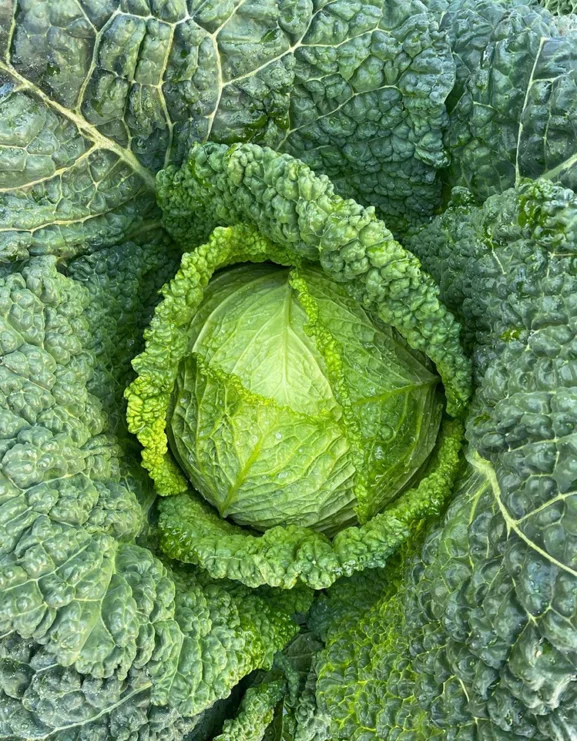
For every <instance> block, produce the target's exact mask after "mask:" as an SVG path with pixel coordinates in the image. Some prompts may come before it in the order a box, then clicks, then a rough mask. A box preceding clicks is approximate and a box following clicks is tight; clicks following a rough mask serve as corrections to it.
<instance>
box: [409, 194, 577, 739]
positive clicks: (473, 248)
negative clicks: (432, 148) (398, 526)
mask: <svg viewBox="0 0 577 741" xmlns="http://www.w3.org/2000/svg"><path fill="white" fill-rule="evenodd" d="M456 196H457V197H456V201H455V204H454V205H453V206H452V207H451V208H450V209H449V211H448V212H447V213H446V214H445V215H444V216H442V217H440V218H439V219H438V220H436V221H435V222H433V224H432V225H431V226H430V227H428V228H427V229H425V230H424V231H422V232H421V233H420V234H419V235H417V236H416V237H415V239H414V240H413V241H412V243H411V244H412V246H413V248H414V249H415V250H418V251H419V252H420V254H421V257H422V259H423V261H424V263H425V264H426V265H427V266H428V267H429V268H430V269H431V270H433V272H435V273H436V274H437V277H438V278H439V280H440V283H441V290H442V294H443V296H444V297H445V299H446V301H447V302H448V304H449V305H453V306H454V307H455V309H456V310H457V305H458V306H459V307H460V309H459V312H460V314H461V316H462V317H463V319H464V321H466V322H467V326H468V329H469V336H470V338H471V342H472V344H473V346H474V348H475V364H476V371H477V375H478V378H479V381H480V387H479V390H478V392H477V395H476V398H475V401H474V404H473V408H472V411H471V415H470V418H469V421H468V424H467V437H468V439H469V443H470V449H471V452H470V460H471V463H470V468H471V469H472V470H473V471H474V472H476V473H474V476H475V477H476V478H477V483H476V484H475V485H473V486H470V487H465V488H464V491H463V493H462V494H460V495H459V496H458V497H457V498H456V499H455V501H454V503H453V505H452V506H451V509H450V510H449V513H448V514H447V517H446V520H445V523H444V524H443V526H442V527H440V528H438V529H436V530H434V531H433V532H432V534H431V535H430V537H429V539H428V541H427V544H426V546H425V548H424V550H423V554H422V560H423V564H421V565H417V566H415V568H414V569H413V570H412V575H411V576H410V579H409V581H410V582H411V583H412V584H413V585H414V587H413V588H411V589H410V590H409V597H408V600H407V602H406V604H405V614H406V616H407V618H406V621H405V623H406V624H405V626H404V630H405V631H406V632H407V634H408V635H409V634H410V635H411V637H412V640H413V644H412V648H411V661H412V663H413V667H414V670H415V672H416V674H417V677H418V680H417V683H416V687H415V696H416V697H418V698H420V701H421V703H422V704H423V705H424V706H425V707H426V708H427V709H428V710H429V717H430V719H431V720H432V721H433V722H434V724H435V725H436V726H438V727H440V728H443V729H454V728H456V727H467V726H468V727H469V728H470V731H469V736H468V737H470V738H479V739H484V738H489V739H492V738H499V739H501V738H503V739H505V738H506V739H509V738H511V739H513V738H527V737H530V738H534V739H555V740H557V739H569V738H572V737H573V736H574V735H575V733H577V716H576V715H575V708H576V704H575V692H576V689H577V685H576V683H575V649H576V645H577V617H576V616H577V609H576V603H575V595H576V594H577V589H576V586H577V581H576V580H577V572H576V571H575V555H574V554H575V534H574V530H575V528H574V524H573V521H574V514H573V513H574V508H575V496H576V495H575V473H574V468H575V456H574V453H573V445H574V438H575V430H576V426H575V383H576V381H575V378H576V376H575V358H574V352H573V347H574V325H575V322H574V314H575V275H576V267H575V255H576V254H577V253H576V250H577V198H576V196H575V194H574V193H573V192H572V191H570V190H564V189H563V188H561V187H559V186H554V185H552V184H551V183H548V182H546V181H537V182H536V183H528V184H524V185H522V186H521V187H520V188H519V189H518V190H511V191H508V192H506V193H505V194H503V195H502V196H495V197H492V198H490V199H489V200H488V201H487V202H486V204H485V205H484V206H483V208H482V209H478V208H476V207H475V206H474V205H473V204H472V202H471V199H470V198H469V199H467V198H466V197H464V195H463V194H462V193H457V194H456Z"/></svg>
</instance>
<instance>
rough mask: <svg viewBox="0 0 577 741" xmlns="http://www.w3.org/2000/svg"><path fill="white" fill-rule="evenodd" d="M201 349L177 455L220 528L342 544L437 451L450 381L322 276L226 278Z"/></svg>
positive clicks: (173, 417)
mask: <svg viewBox="0 0 577 741" xmlns="http://www.w3.org/2000/svg"><path fill="white" fill-rule="evenodd" d="M188 346H189V349H188V353H187V355H186V356H185V357H184V358H183V359H182V361H181V363H180V367H179V369H178V375H177V378H176V383H175V385H174V391H173V395H172V400H171V401H172V403H171V406H170V409H169V413H168V420H167V421H168V425H167V430H168V436H169V441H170V447H171V450H172V453H173V455H174V456H175V458H176V459H177V460H178V461H179V463H180V466H181V468H182V469H183V471H184V472H185V473H186V475H187V476H188V478H189V480H190V481H191V482H192V484H193V485H194V486H195V488H196V489H197V490H198V491H199V492H200V493H201V494H202V495H203V496H204V498H205V499H206V500H208V502H210V504H212V505H213V506H214V507H215V508H216V509H217V510H218V513H219V514H220V516H221V517H230V518H231V519H232V520H234V521H235V522H236V523H238V524H240V525H249V526H251V527H253V528H255V529H258V530H265V529H267V528H270V527H272V526H275V525H288V524H295V525H304V526H307V527H311V528H314V529H315V530H319V531H322V532H327V533H330V534H332V533H334V532H336V531H338V530H339V529H340V528H341V527H342V526H344V525H348V524H350V523H353V522H359V521H365V520H366V519H367V518H368V517H371V516H372V515H373V514H375V513H376V512H378V511H379V510H380V509H382V507H383V506H385V505H386V504H387V503H388V502H390V501H391V500H392V499H394V498H395V497H396V496H397V494H398V493H399V492H400V491H402V490H403V488H404V487H406V486H407V484H408V483H409V482H410V481H411V480H412V479H413V477H414V476H415V475H416V474H417V473H418V471H419V469H420V468H421V466H422V465H423V463H424V462H425V461H426V459H427V458H428V456H429V454H430V453H431V450H432V448H433V446H434V444H435V441H436V438H437V434H438V430H439V424H440V419H441V412H442V403H441V399H440V395H439V393H438V391H437V382H438V376H437V375H436V374H435V373H433V372H432V371H431V369H430V364H429V363H428V362H427V361H426V359H425V357H424V356H422V355H421V354H420V353H418V352H416V351H413V350H411V349H410V348H408V346H407V345H406V343H405V342H404V340H403V339H402V338H401V337H400V335H399V334H398V333H397V332H395V330H394V329H392V328H391V327H389V326H386V325H385V324H384V323H383V322H381V321H380V320H379V319H378V317H376V316H373V315H371V313H369V312H367V311H365V310H364V309H363V308H362V307H361V306H359V305H358V303H356V302H355V301H354V300H353V299H352V298H351V297H350V296H349V295H348V294H347V292H346V291H345V289H344V288H343V287H342V286H341V285H340V284H338V283H335V282H334V281H331V280H330V279H329V278H327V277H326V276H325V275H324V274H323V273H322V271H321V269H320V268H319V267H318V266H306V267H302V268H292V269H289V268H283V267H280V266H275V265H271V264H267V263H264V264H260V265H254V264H249V265H241V266H238V267H234V268H230V269H227V270H224V271H221V272H220V273H219V274H217V275H216V276H215V277H214V278H213V279H212V280H211V281H210V283H209V284H208V287H207V288H206V289H205V293H204V298H203V301H202V304H201V305H200V307H199V309H198V311H197V313H196V315H195V316H194V319H193V321H192V323H191V325H190V328H189V331H188ZM357 492H358V496H357Z"/></svg>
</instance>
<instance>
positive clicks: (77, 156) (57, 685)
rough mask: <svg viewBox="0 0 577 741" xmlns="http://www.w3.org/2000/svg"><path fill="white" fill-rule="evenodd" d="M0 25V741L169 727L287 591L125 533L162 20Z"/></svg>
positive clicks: (154, 215) (241, 657)
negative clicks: (129, 424) (210, 573)
mask: <svg viewBox="0 0 577 741" xmlns="http://www.w3.org/2000/svg"><path fill="white" fill-rule="evenodd" d="M170 12H172V11H170V8H169V7H168V6H166V7H164V9H161V12H160V16H163V15H166V14H169V15H170ZM147 13H148V11H147ZM0 19H1V22H0V30H1V35H0V47H1V52H2V60H1V61H0V77H1V84H0V108H1V114H0V120H1V124H0V128H1V134H0V255H1V260H2V264H1V267H0V356H1V362H0V634H1V636H2V638H0V645H1V647H0V736H2V737H3V738H9V739H33V738H43V739H58V740H59V741H64V740H66V741H70V740H72V739H89V738H90V739H109V738H116V739H131V740H132V739H142V740H144V739H150V740H152V739H157V738H158V739H160V738H163V739H170V738H174V739H177V738H181V737H183V736H184V735H185V734H186V733H187V732H188V731H190V730H191V729H192V728H193V727H195V726H196V725H197V724H198V722H199V719H201V718H203V719H205V718H206V713H207V712H210V710H209V708H211V706H214V704H215V703H216V702H217V701H218V699H219V698H225V697H227V695H228V694H229V693H230V691H231V689H232V688H233V687H234V686H235V685H236V684H237V683H238V682H239V680H240V679H241V678H242V677H243V676H245V675H247V674H248V673H250V672H251V671H252V670H253V669H255V668H257V667H268V666H270V664H271V662H272V659H273V656H274V654H275V652H276V651H277V650H279V649H281V648H282V647H283V646H284V645H285V644H286V643H287V642H288V641H289V640H290V638H291V637H292V636H293V635H294V634H295V632H296V631H297V629H298V628H297V626H296V625H295V624H294V622H293V620H292V617H291V616H292V614H293V612H294V611H300V610H306V608H307V600H308V597H307V595H306V593H305V592H303V591H298V590H297V591H296V592H292V593H291V596H290V598H289V597H286V596H285V597H286V598H284V599H280V600H279V599H277V598H276V597H275V596H274V594H273V593H272V592H271V591H270V590H269V591H262V590H261V591H256V592H249V590H247V589H245V588H242V587H239V585H237V584H231V583H228V582H225V581H219V582H217V581H214V580H212V579H210V578H208V577H207V576H206V575H203V574H201V573H199V572H197V571H195V570H193V569H191V568H182V567H179V566H171V565H170V564H168V563H166V562H165V561H162V560H160V559H159V558H157V557H156V556H155V555H154V553H153V550H154V538H151V537H149V535H148V533H147V530H146V516H147V512H148V509H149V507H150V504H151V502H152V501H153V499H154V492H153V490H152V488H151V486H150V484H149V482H148V480H147V478H146V476H145V475H144V474H143V472H142V470H141V468H140V464H139V461H138V457H137V450H136V444H135V442H134V441H133V440H132V439H131V438H130V436H129V435H128V433H127V431H126V424H125V421H124V416H125V410H124V407H123V392H124V389H125V387H126V385H127V383H128V382H129V380H130V379H131V377H132V371H131V367H130V360H131V359H132V358H133V357H134V355H135V354H137V353H138V352H139V351H140V350H141V337H142V332H143V329H144V327H146V325H147V324H148V323H149V321H150V317H151V315H152V311H153V308H154V305H155V303H156V302H157V300H158V290H159V288H160V287H161V286H162V285H163V284H164V283H165V282H166V281H167V280H168V278H169V277H170V276H171V275H173V274H174V272H175V271H176V268H177V264H178V259H179V252H178V250H177V249H176V248H175V247H174V245H173V244H172V242H171V240H170V239H169V238H168V236H167V235H166V234H165V233H164V231H163V230H162V228H161V227H160V224H159V212H158V209H157V207H156V205H155V196H154V191H153V187H154V168H155V167H156V166H158V165H162V164H164V162H165V157H166V158H168V157H170V152H172V151H173V150H172V148H171V146H170V145H169V142H168V140H167V139H163V138H162V137H157V134H156V129H155V125H154V123H153V122H154V110H155V108H154V106H152V107H151V105H150V101H151V100H152V98H153V97H154V96H153V93H154V90H156V87H155V85H156V82H157V81H158V79H159V78H158V75H159V74H160V75H162V72H161V70H162V69H163V68H164V67H163V65H164V60H165V58H164V55H163V54H160V56H159V49H162V48H164V47H162V42H161V40H159V39H161V37H162V34H163V33H166V31H167V30H170V29H171V28H172V26H170V22H172V21H170V19H167V22H166V23H165V22H164V21H163V20H162V18H161V17H159V18H156V19H147V20H146V21H143V20H142V19H141V18H140V16H138V14H133V13H131V12H129V11H126V12H125V10H124V9H121V8H120V7H112V6H109V5H105V4H104V3H102V4H100V3H92V4H90V5H85V6H82V5H80V4H76V3H64V4H63V3H60V2H46V3H42V4H41V5H38V4H35V3H26V2H24V3H22V2H20V3H18V4H17V5H14V6H7V5H6V4H4V5H3V6H2V8H1V9H0ZM172 20H174V18H173V19H172ZM145 27H147V28H148V29H149V31H150V34H149V35H148V37H147V39H148V40H147V41H143V44H142V46H139V47H138V49H136V48H135V47H131V46H130V44H131V43H132V42H133V41H134V39H135V38H136V36H135V35H134V34H137V32H138V29H139V28H140V29H141V30H142V29H143V28H145ZM157 32H158V33H159V34H160V36H158V35H155V34H156V33H157ZM147 33H148V31H147ZM163 38H164V39H166V36H164V37H163ZM155 39H156V40H159V43H160V46H158V45H157V43H156V40H155ZM141 41H142V38H141ZM135 54H140V55H141V59H140V63H139V65H136V61H135V56H134V55H135ZM115 58H116V60H117V61H116V62H115V61H114V59H115ZM124 64H126V65H127V66H125V67H123V65H124ZM119 65H120V66H119ZM121 67H122V69H123V70H124V72H123V71H122V70H121ZM136 67H138V70H139V71H138V73H136V71H135V70H136ZM112 70H114V71H112ZM154 70H156V71H154ZM124 73H126V74H127V75H128V76H131V77H133V76H134V75H135V74H136V75H137V77H138V78H139V81H138V82H136V80H135V79H132V81H131V85H130V86H132V87H133V93H134V94H135V96H136V97H133V102H134V103H135V104H136V102H137V99H138V101H140V103H142V106H143V107H142V108H141V109H140V113H138V112H137V111H136V108H135V107H134V106H125V105H124V104H122V105H121V106H120V107H119V100H120V98H118V97H115V96H117V95H123V93H122V92H121V88H124V89H125V88H126V85H125V83H124V82H122V79H125V78H122V74H124ZM155 74H156V75H157V77H154V75H155ZM147 75H148V77H147ZM143 76H144V77H143ZM121 78H122V79H121ZM107 85H108V87H106V86H107ZM134 85H136V88H137V89H136V88H135V87H134ZM143 86H144V87H143ZM147 86H150V87H147ZM105 91H107V92H105ZM114 91H116V92H114ZM149 93H150V95H149ZM101 103H103V105H102V106H101ZM136 107H138V106H136ZM96 109H98V112H97V111H96ZM147 137H150V140H148V141H147ZM175 141H176V139H175ZM156 144H158V147H156ZM175 146H176V145H175ZM159 147H162V148H163V153H162V156H161V155H160V149H159ZM145 150H146V152H147V153H148V154H146V155H145V154H143V152H144V151H145ZM139 537H140V538H141V541H140V540H139V542H138V543H137V539H138V538H139ZM140 542H142V545H140V544H139V543H140ZM144 544H147V545H151V546H152V550H151V549H150V548H148V547H145V546H144ZM204 722H205V721H204V720H203V723H204Z"/></svg>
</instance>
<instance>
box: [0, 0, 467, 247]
mask: <svg viewBox="0 0 577 741" xmlns="http://www.w3.org/2000/svg"><path fill="white" fill-rule="evenodd" d="M1 13H2V16H1V18H2V23H1V24H0V33H1V36H0V57H1V58H2V61H0V74H1V75H2V79H3V82H4V83H5V84H4V85H3V86H2V103H1V104H0V106H1V107H0V112H1V118H2V121H3V125H2V130H1V132H2V133H1V134H0V142H1V144H2V145H3V149H2V155H1V156H2V161H3V165H2V171H3V176H2V178H1V179H0V188H2V187H5V186H7V187H9V188H14V189H15V190H14V191H12V192H10V193H9V194H7V195H4V196H3V203H4V204H5V205H6V206H7V208H8V211H7V212H5V213H4V214H3V223H2V227H3V232H2V240H3V241H2V247H3V251H4V254H5V255H7V257H8V258H9V259H10V258H11V257H16V256H18V255H20V256H22V255H25V254H29V253H31V254H38V252H42V253H45V252H47V251H50V252H53V253H54V252H56V251H58V252H59V253H66V254H71V253H73V252H77V251H80V250H84V249H86V248H87V246H88V245H91V244H98V245H104V244H112V243H114V242H115V240H116V239H117V238H118V235H119V234H121V233H122V234H126V233H129V232H130V233H131V235H132V234H137V233H142V232H143V231H148V230H149V229H150V227H151V226H152V224H153V223H154V222H155V220H156V215H155V207H154V200H153V198H152V195H151V185H152V178H153V175H152V173H154V172H155V171H156V170H158V169H160V168H161V167H163V166H164V165H166V163H167V162H169V161H180V160H181V159H182V157H183V155H184V154H185V153H186V152H187V151H188V149H189V147H190V144H191V143H192V142H193V141H206V140H209V139H210V140H213V141H218V142H224V143H231V142H233V141H254V142H256V143H260V144H266V145H269V146H272V147H274V148H276V149H278V150H281V149H284V150H285V151H288V152H290V153H291V154H293V155H296V156H299V157H303V158H304V159H306V160H307V161H308V162H309V163H310V164H311V165H312V166H313V167H315V168H317V169H319V171H323V172H326V173H327V174H329V175H330V176H332V177H334V178H335V180H336V183H337V187H338V189H340V190H342V192H343V194H345V195H347V196H351V195H354V196H355V197H357V198H359V199H360V200H362V201H363V202H372V203H375V204H376V205H377V206H378V207H379V208H380V209H382V211H383V213H384V214H386V215H387V216H390V217H391V218H393V219H396V222H397V223H398V224H399V226H402V225H403V224H406V223H408V222H409V221H410V220H411V219H412V218H415V217H422V216H425V215H427V214H430V213H431V212H432V211H433V209H434V208H435V206H436V204H437V203H438V200H439V184H438V182H437V180H436V177H435V174H436V171H437V169H438V168H439V167H443V166H445V165H446V163H447V158H446V155H445V153H444V150H443V141H442V130H443V127H444V125H445V124H446V121H447V115H446V112H445V109H444V99H445V97H446V96H447V94H448V93H449V92H450V89H451V86H452V83H453V74H454V71H453V69H454V65H453V61H452V59H451V54H450V50H449V46H448V44H447V43H446V41H445V40H444V39H443V36H442V34H440V33H439V30H438V23H437V20H436V18H435V16H434V15H433V14H432V13H430V12H428V10H427V8H426V7H425V5H424V4H422V3H421V2H419V0H411V2H410V3H407V4H405V5H402V6H399V8H398V9H396V10H395V11H394V12H393V11H391V10H390V9H389V8H388V6H383V7H381V6H380V5H379V4H374V3H371V2H369V1H368V0H359V1H358V2H356V3H355V4H353V5H349V6H343V5H342V4H338V3H327V4H325V5H321V6H319V7H315V6H314V4H313V3H312V2H311V0H282V2H276V0H266V2H258V3H257V2H248V3H247V2H243V3H229V2H224V0H218V1H217V2H211V3H210V4H209V5H206V4H205V3H201V2H188V3H186V2H185V1H184V0H175V1H170V2H168V1H166V2H164V1H163V2H150V1H149V0H145V1H144V2H130V3H126V2H122V1H121V0H107V1H106V2H104V0H93V1H92V2H88V3H78V2H75V0H64V1H63V0H44V2H42V6H41V11H40V10H39V6H38V3H37V2H35V0H20V1H19V2H15V1H11V0H7V2H6V3H5V4H4V5H3V8H2V10H1ZM88 248H89V249H90V247H88Z"/></svg>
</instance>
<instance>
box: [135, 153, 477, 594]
mask: <svg viewBox="0 0 577 741" xmlns="http://www.w3.org/2000/svg"><path fill="white" fill-rule="evenodd" d="M158 196H159V204H160V206H161V208H162V210H163V213H164V224H165V226H166V228H167V229H168V231H169V232H170V233H171V234H172V236H173V237H174V238H175V240H177V241H178V242H179V243H180V244H181V245H182V246H183V247H184V248H185V249H186V250H188V251H186V252H185V253H184V255H183V258H182V262H181V267H180V270H179V271H178V273H177V274H176V276H175V277H174V278H173V280H172V281H170V282H169V283H167V284H166V285H165V287H164V288H163V290H162V294H163V296H164V300H163V301H162V302H161V303H160V304H159V305H158V306H157V309H156V312H155V315H154V317H153V319H152V321H151V324H150V327H149V329H148V330H147V333H146V335H145V336H146V348H145V351H144V352H143V353H142V354H141V355H139V356H138V357H136V358H135V359H134V361H133V367H134V369H135V371H136V372H137V378H136V379H135V380H134V382H133V383H132V384H131V385H130V387H129V388H128V390H127V394H126V395H127V399H128V412H127V414H128V422H129V428H130V430H131V431H132V432H133V433H134V434H136V435H137V437H138V439H139V440H140V442H141V444H142V446H143V451H142V460H143V465H144V467H145V468H147V469H148V471H149V473H150V475H151V477H152V479H153V480H154V482H155V486H156V489H157V492H158V493H159V494H161V495H164V496H166V495H177V496H176V497H174V498H171V499H167V500H165V501H161V502H160V504H159V508H160V521H159V525H160V532H161V542H162V545H163V548H164V549H165V551H166V552H167V554H168V555H170V556H171V557H174V558H178V559H180V560H183V561H187V562H192V563H195V564H198V565H201V566H202V567H203V568H205V569H207V570H208V571H209V572H210V573H211V574H212V575H213V576H216V577H224V576H226V577H229V578H234V579H239V580H240V581H242V582H244V583H246V584H247V585H249V586H253V587H255V586H259V585H261V584H269V585H271V586H281V587H285V588H288V587H291V586H293V585H294V584H295V583H296V581H297V580H298V579H300V580H302V581H304V582H305V583H306V584H308V585H309V586H312V587H314V588H322V587H325V586H327V585H329V584H331V583H332V582H333V581H334V580H335V579H336V578H338V577H339V576H341V575H343V574H350V573H353V572H354V571H356V570H359V569H363V568H367V567H377V566H381V565H383V564H384V563H385V561H386V559H387V558H388V557H389V555H390V554H391V552H393V551H394V550H395V548H396V547H397V546H398V544H399V543H400V542H402V540H404V539H405V538H406V537H407V536H408V533H409V531H410V526H411V523H412V522H414V521H415V520H418V519H420V518H422V517H424V516H426V515H427V514H429V513H430V512H435V511H437V509H438V507H439V506H440V505H441V503H442V502H443V501H444V499H445V497H446V495H447V494H448V492H449V491H450V486H451V484H452V482H453V478H454V474H455V471H456V467H457V464H458V448H459V443H460V425H459V423H457V422H454V421H453V422H451V421H450V420H449V416H454V417H458V416H459V415H460V414H461V412H462V410H463V408H464V406H465V404H466V401H467V397H468V389H469V365H468V361H467V360H466V358H465V356H464V355H463V354H462V351H461V348H460V344H459V327H458V325H457V324H456V322H455V321H454V319H453V317H452V315H451V314H450V313H449V312H448V311H447V310H446V309H445V307H444V306H443V305H442V303H441V302H440V301H439V298H438V293H437V288H436V286H435V284H434V283H433V281H432V280H431V279H430V278H429V277H428V276H427V275H426V274H425V273H423V272H422V270H421V268H420V264H419V261H418V260H417V259H416V258H415V257H414V256H413V255H411V254H410V253H409V252H407V251H406V250H404V249H403V248H402V247H401V245H400V244H399V243H398V242H396V241H395V240H394V238H393V236H392V235H391V233H390V231H389V230H388V229H387V228H386V226H385V225H384V223H383V222H381V221H379V220H378V219H377V218H376V217H375V214H374V212H373V210H372V209H365V208H363V207H361V206H359V205H358V204H357V203H355V202H354V201H351V200H344V199H342V198H341V197H340V196H338V195H335V193H334V190H333V187H332V185H331V183H330V181H329V180H328V179H327V178H325V177H322V176H321V177H318V176H316V175H314V174H313V173H312V171H311V170H310V169H309V168H308V167H307V166H306V165H304V164H303V163H302V162H300V161H299V160H296V159H294V158H292V157H290V156H289V155H279V154H277V153H275V152H273V151H272V150H269V149H266V148H261V147H258V146H256V145H234V146H232V147H230V148H229V147H226V146H224V145H214V144H209V145H195V146H194V147H193V149H192V150H191V154H190V157H189V159H188V160H187V162H186V163H185V164H184V165H183V166H182V167H181V168H176V167H170V168H167V169H166V170H164V171H162V172H161V173H160V174H159V176H158ZM204 240H206V241H204ZM251 263H252V264H251ZM254 263H259V264H258V265H255V264H254ZM233 265H234V267H233ZM281 266H284V267H281ZM433 364H434V365H436V369H437V371H438V373H439V374H440V378H441V379H442V381H443V384H444V389H445V394H446V408H447V412H448V415H447V418H446V419H445V422H444V423H443V425H442V431H441V432H440V434H439V429H440V426H441V419H442V416H443V401H442V394H441V393H440V391H439V389H438V386H439V380H440V379H439V376H438V375H437V374H436V373H435V368H434V365H433ZM191 485H192V487H194V490H195V491H191ZM197 492H198V493H200V495H202V496H201V497H199V496H198V494H197ZM331 538H332V540H331Z"/></svg>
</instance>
